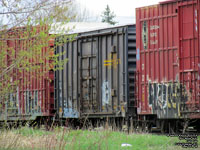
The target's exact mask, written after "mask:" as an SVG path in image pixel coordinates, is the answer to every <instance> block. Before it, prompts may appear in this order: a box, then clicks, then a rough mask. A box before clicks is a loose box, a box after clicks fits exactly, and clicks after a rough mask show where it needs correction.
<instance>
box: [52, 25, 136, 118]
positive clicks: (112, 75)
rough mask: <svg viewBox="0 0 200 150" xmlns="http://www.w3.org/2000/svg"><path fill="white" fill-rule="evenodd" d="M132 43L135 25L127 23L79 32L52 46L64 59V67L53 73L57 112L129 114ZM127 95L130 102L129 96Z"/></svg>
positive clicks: (64, 113) (91, 114) (133, 59)
mask: <svg viewBox="0 0 200 150" xmlns="http://www.w3.org/2000/svg"><path fill="white" fill-rule="evenodd" d="M135 42H136V41H135V25H127V26H120V27H113V28H107V29H102V30H96V31H91V32H85V33H79V34H78V37H77V39H76V40H74V41H73V42H70V43H65V44H64V45H63V46H58V47H56V50H55V51H56V53H60V52H62V49H63V50H64V52H65V53H66V58H68V63H67V64H65V65H64V69H63V70H60V71H56V73H55V75H56V76H55V80H56V87H55V93H56V96H55V100H56V102H57V110H61V113H60V115H62V116H63V117H69V118H77V117H82V116H86V115H89V117H97V116H99V115H101V116H103V115H112V116H125V115H126V113H133V112H131V111H130V110H129V109H133V108H131V105H132V106H133V102H130V101H129V92H128V91H129V88H130V90H132V88H134V79H133V80H131V81H130V87H129V76H130V78H133V76H134V72H133V71H134V69H132V68H135V67H136V64H135V61H136V59H135V58H134V57H136V54H135V52H134V51H135V44H134V43H135ZM128 43H129V44H130V45H128ZM131 43H133V44H131ZM128 52H129V53H128ZM59 59H62V58H61V57H60V58H59ZM65 73H66V74H65ZM62 75H66V76H65V79H66V80H65V79H64V80H63V79H62V78H61V76H62ZM59 83H60V84H61V85H60V86H59V87H60V89H58V84H59ZM61 93H62V94H61ZM132 94H134V93H132ZM59 95H63V97H61V96H59ZM131 98H132V101H134V99H133V95H131ZM64 102H65V103H66V104H65V105H62V103H64ZM129 106H130V107H129Z"/></svg>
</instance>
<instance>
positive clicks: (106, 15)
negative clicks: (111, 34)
mask: <svg viewBox="0 0 200 150" xmlns="http://www.w3.org/2000/svg"><path fill="white" fill-rule="evenodd" d="M101 17H102V22H107V23H109V24H111V25H115V24H116V23H117V22H116V21H114V20H113V19H114V18H115V17H116V15H115V14H114V12H111V10H110V7H109V6H108V5H107V6H106V9H105V11H104V12H103V14H102V16H101Z"/></svg>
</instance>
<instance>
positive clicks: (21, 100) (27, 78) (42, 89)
mask: <svg viewBox="0 0 200 150" xmlns="http://www.w3.org/2000/svg"><path fill="white" fill-rule="evenodd" d="M33 28H36V29H37V31H38V33H39V32H40V30H41V29H42V28H40V27H39V26H36V27H33ZM26 32H27V28H26V27H19V28H16V29H12V30H9V31H7V33H6V36H7V37H8V38H7V39H5V40H2V41H1V42H2V43H4V45H3V44H2V43H1V46H5V47H7V48H8V49H13V50H14V53H15V57H16V56H17V55H18V53H20V52H21V51H23V50H27V51H28V50H29V49H28V47H27V45H29V44H30V43H34V42H35V39H34V38H32V39H25V38H23V36H24V35H23V33H26ZM53 46H54V40H51V41H49V47H50V48H52V50H53ZM46 52H47V47H43V48H42V54H41V55H44V53H46ZM48 52H49V51H48ZM7 58H9V55H8V56H7ZM30 61H31V60H30ZM11 62H12V60H9V59H7V65H8V66H7V67H9V66H10V65H11V64H12V63H11ZM51 62H52V60H48V61H47V60H45V61H44V62H43V63H51ZM33 65H35V66H38V67H39V69H38V70H37V71H34V72H33V71H27V70H25V69H23V70H22V71H19V70H18V68H17V67H14V68H13V69H12V70H11V71H10V73H11V76H10V77H11V79H12V80H13V82H15V81H18V82H19V83H18V84H17V87H15V90H14V92H12V93H8V97H7V99H5V98H3V97H0V106H1V107H0V121H5V120H7V121H20V120H35V119H36V118H37V117H49V116H53V114H54V112H53V111H54V81H53V80H54V72H53V70H49V71H48V70H47V69H46V68H45V67H44V66H45V65H43V64H42V63H40V61H39V59H38V61H37V62H35V61H34V64H33ZM52 69H53V68H52ZM41 72H46V73H45V74H43V75H42V76H40V75H39V74H40V73H41ZM1 79H3V77H2V78H1ZM5 86H7V85H5ZM1 88H2V87H1Z"/></svg>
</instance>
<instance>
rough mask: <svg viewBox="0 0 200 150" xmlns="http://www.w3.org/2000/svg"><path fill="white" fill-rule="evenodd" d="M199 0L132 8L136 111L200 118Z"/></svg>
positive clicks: (179, 0) (172, 116)
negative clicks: (134, 12)
mask: <svg viewBox="0 0 200 150" xmlns="http://www.w3.org/2000/svg"><path fill="white" fill-rule="evenodd" d="M199 9H200V1H199V0H187V1H186V0H171V1H165V2H162V3H160V4H158V5H153V6H148V7H142V8H137V9H136V27H137V29H136V33H137V34H136V35H137V36H136V39H137V44H136V45H137V87H138V88H137V112H138V114H139V115H145V114H149V115H151V114H154V115H156V116H157V117H158V118H162V119H163V118H168V119H173V118H200V47H199V44H200V40H199V39H200V38H199V37H200V34H199V31H200V30H199V28H200V23H199V20H200V17H199Z"/></svg>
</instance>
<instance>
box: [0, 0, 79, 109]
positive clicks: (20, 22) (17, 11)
mask: <svg viewBox="0 0 200 150" xmlns="http://www.w3.org/2000/svg"><path fill="white" fill-rule="evenodd" d="M70 3H71V1H70V0H59V1H55V0H0V8H1V9H0V22H1V24H0V29H1V30H0V112H1V110H2V109H1V107H5V103H7V102H8V101H9V99H15V98H16V92H17V91H19V90H20V89H21V88H24V87H25V86H26V85H27V84H29V82H30V81H31V80H32V78H37V79H38V80H40V79H41V78H42V77H45V75H46V74H47V72H48V71H49V70H50V69H54V68H53V67H52V66H55V65H56V66H58V67H57V69H62V65H63V64H64V63H65V62H66V61H67V60H63V61H57V57H58V55H54V53H53V49H52V48H50V46H49V41H51V40H54V39H55V38H56V37H57V36H60V35H61V34H62V33H61V32H60V33H59V34H58V33H56V34H51V35H50V34H49V33H50V32H49V31H50V30H52V29H54V28H55V27H54V22H56V21H57V20H62V22H61V23H60V24H66V23H68V22H69V20H70V17H68V16H66V15H65V13H64V12H66V11H67V10H68V8H69V4H70ZM52 10H53V11H52ZM60 30H62V29H60ZM65 33H66V32H65ZM62 37H63V39H62V40H60V41H59V42H55V45H56V44H62V43H63V42H66V41H67V40H73V39H74V37H75V35H68V36H62ZM22 74H23V76H22ZM22 77H23V79H22Z"/></svg>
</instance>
